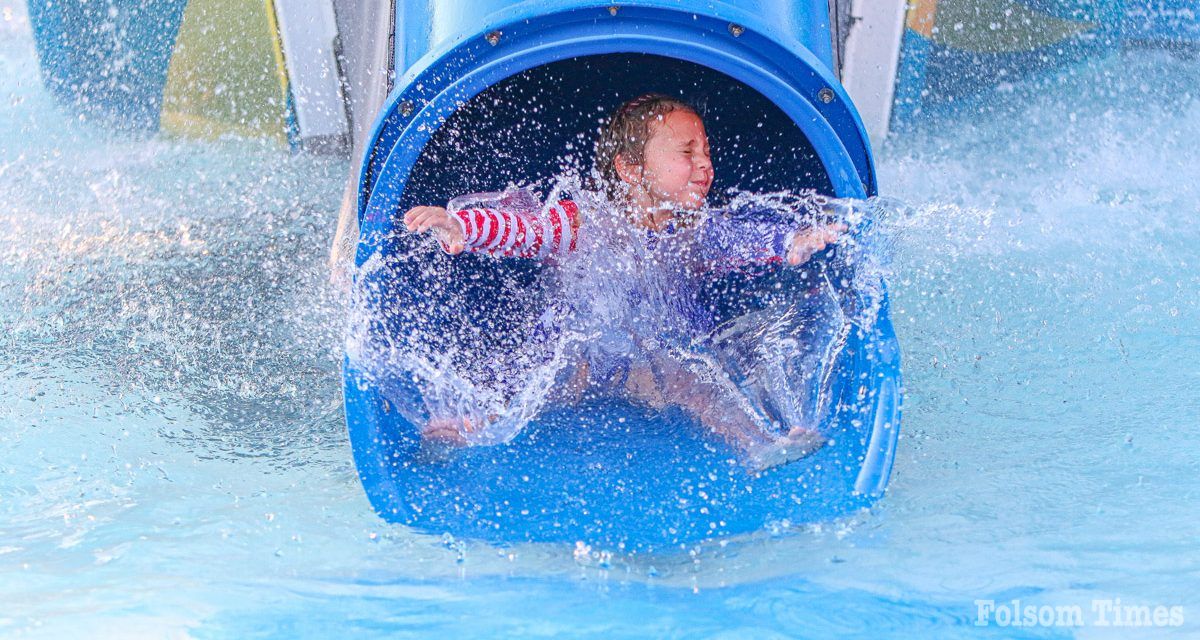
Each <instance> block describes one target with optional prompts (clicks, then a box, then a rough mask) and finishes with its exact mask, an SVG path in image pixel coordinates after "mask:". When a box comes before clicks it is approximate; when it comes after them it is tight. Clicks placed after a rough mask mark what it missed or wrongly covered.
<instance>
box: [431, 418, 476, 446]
mask: <svg viewBox="0 0 1200 640" xmlns="http://www.w3.org/2000/svg"><path fill="white" fill-rule="evenodd" d="M469 431H471V419H470V418H466V417H461V416H455V417H453V418H430V419H429V422H426V423H425V426H424V427H422V428H421V441H422V442H427V443H429V444H436V445H441V446H446V447H465V446H466V445H467V437H466V435H464V434H466V433H467V432H469Z"/></svg>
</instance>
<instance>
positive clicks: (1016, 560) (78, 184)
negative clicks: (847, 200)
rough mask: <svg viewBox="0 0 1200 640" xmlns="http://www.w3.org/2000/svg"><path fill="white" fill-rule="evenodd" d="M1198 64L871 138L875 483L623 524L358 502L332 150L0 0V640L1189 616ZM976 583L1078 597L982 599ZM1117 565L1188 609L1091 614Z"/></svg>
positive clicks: (1025, 93) (1078, 629)
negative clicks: (257, 130) (541, 539)
mask: <svg viewBox="0 0 1200 640" xmlns="http://www.w3.org/2000/svg"><path fill="white" fill-rule="evenodd" d="M1151 79H1153V80H1151ZM1197 87H1200V63H1198V62H1197V61H1195V60H1186V59H1180V58H1175V57H1172V56H1171V55H1169V54H1167V53H1162V52H1156V53H1150V54H1134V53H1126V54H1123V55H1120V56H1116V57H1113V58H1109V59H1106V60H1103V61H1098V62H1096V63H1093V64H1092V65H1090V66H1087V67H1081V68H1077V69H1075V70H1072V71H1070V72H1064V73H1063V74H1061V75H1060V76H1056V77H1052V78H1049V79H1047V81H1046V82H1044V83H1042V84H1038V85H1030V86H1016V87H1011V88H1010V89H1009V90H1007V91H1006V92H1002V93H1000V94H998V95H997V96H996V97H994V98H991V99H989V100H988V101H987V102H984V103H981V104H979V105H975V106H974V107H972V108H970V109H966V110H964V112H963V114H962V115H960V116H956V117H955V116H952V117H951V118H950V119H949V120H944V121H942V122H939V123H937V124H936V125H929V126H927V127H925V128H924V129H921V130H918V131H915V132H913V133H909V134H906V135H905V136H903V137H901V138H898V139H895V140H893V141H891V142H890V143H889V144H888V145H886V146H885V147H884V148H882V149H880V150H879V171H880V184H881V185H882V191H883V192H884V194H885V195H886V196H887V197H888V198H889V201H888V202H886V203H882V204H881V205H880V208H881V209H882V210H884V211H885V214H886V215H885V218H884V221H883V224H884V225H886V228H887V230H888V232H889V233H890V234H891V235H890V237H891V238H893V239H894V247H893V252H894V260H893V265H892V268H893V273H892V275H891V283H890V284H891V291H892V295H893V300H892V305H893V313H894V320H895V323H896V327H897V331H898V333H899V335H900V340H901V345H902V348H903V352H904V358H905V360H904V362H905V376H906V394H907V396H906V403H905V416H904V426H903V427H904V431H903V433H902V436H901V438H902V439H901V442H900V449H899V454H898V456H897V459H896V467H895V470H894V474H893V480H892V484H891V488H890V490H889V493H888V495H887V496H886V497H885V498H884V499H883V500H882V501H881V502H880V503H879V505H878V506H877V507H876V508H875V509H873V510H872V511H871V512H870V513H863V514H860V515H858V516H856V517H854V518H850V519H847V520H844V521H838V522H833V523H828V524H825V525H820V526H812V527H804V528H799V529H786V530H785V529H779V530H772V531H764V532H762V533H761V534H759V535H754V536H748V537H743V538H737V539H734V540H730V541H727V542H725V543H714V544H705V545H698V546H696V547H694V548H691V549H687V550H682V551H679V552H677V553H664V554H656V555H637V556H632V557H630V556H625V555H622V554H620V553H614V550H612V549H603V548H592V547H588V546H587V545H586V544H582V545H512V546H507V547H495V546H488V545H484V544H481V543H477V542H472V541H463V540H456V539H454V538H452V537H448V536H447V537H444V536H440V535H426V534H420V533H416V532H413V531H411V530H408V529H405V528H403V527H398V526H391V525H387V524H385V523H383V522H382V521H381V520H380V519H378V518H377V517H376V516H375V515H374V514H373V513H372V511H371V509H370V506H369V505H368V503H367V500H366V498H365V496H364V495H363V492H362V489H361V487H360V486H359V483H358V480H357V477H356V475H355V471H354V468H353V464H352V461H351V452H350V447H349V443H348V441H347V437H346V433H345V424H344V419H343V416H342V413H341V399H340V389H339V387H340V383H341V381H340V375H339V371H338V363H339V361H340V357H341V350H342V340H343V334H342V329H343V322H344V308H343V306H342V304H343V303H342V299H341V296H340V295H339V293H338V292H337V290H336V288H335V287H333V286H332V285H330V284H329V282H328V269H327V265H326V255H327V247H328V244H329V240H330V238H331V235H332V232H333V226H334V222H335V217H336V210H337V206H338V204H339V199H340V195H341V186H342V180H343V179H344V176H345V175H346V166H345V164H344V161H343V160H336V159H327V158H319V157H309V156H303V155H297V156H293V155H290V154H288V153H286V152H283V151H280V150H278V149H276V148H274V147H271V146H268V145H263V144H259V143H257V142H253V141H246V140H237V139H231V140H221V141H216V142H208V143H200V142H188V141H176V140H168V139H161V138H150V139H146V138H139V137H134V136H122V135H114V134H105V133H101V132H100V130H99V128H96V127H94V126H92V125H91V124H89V123H86V122H80V121H78V120H76V119H73V118H71V117H69V116H67V115H65V111H63V110H59V109H58V108H57V107H56V106H55V104H54V102H53V101H52V99H51V98H50V97H49V96H48V95H47V94H46V92H45V91H44V90H43V89H42V88H41V83H40V79H39V77H38V75H37V69H36V55H35V53H34V48H33V43H32V39H31V36H30V34H29V27H28V22H27V20H26V19H25V17H24V7H23V5H21V4H19V3H17V4H14V2H13V0H0V257H2V258H3V262H2V264H3V267H2V268H0V326H2V327H3V332H2V333H0V576H2V577H0V603H3V604H2V605H0V636H2V637H9V636H11V637H26V636H31V637H62V636H76V635H79V634H80V633H81V632H82V633H86V634H87V635H89V636H92V637H119V638H126V637H200V638H207V637H315V638H321V637H329V636H332V635H335V634H347V633H351V634H354V635H355V636H356V637H372V636H380V637H393V636H415V637H426V636H431V635H434V634H441V635H445V636H447V637H459V636H484V637H494V636H521V637H530V636H559V635H567V636H579V637H604V638H611V637H645V636H667V637H685V636H686V637H695V636H701V637H729V638H734V637H747V636H751V635H752V636H753V637H792V636H804V637H831V636H839V635H872V636H876V635H877V636H886V637H905V636H908V637H921V638H926V637H961V636H963V635H966V634H976V633H978V634H983V635H989V634H990V635H996V636H1003V637H1011V636H1025V637H1070V636H1076V635H1078V636H1084V637H1131V636H1135V637H1136V636H1139V635H1142V636H1147V637H1149V636H1160V635H1170V634H1174V635H1177V636H1180V637H1188V636H1193V635H1195V634H1197V633H1200V595H1197V594H1200V552H1198V549H1200V517H1198V516H1200V473H1198V472H1200V428H1198V424H1200V395H1198V394H1197V393H1196V392H1195V388H1196V385H1197V384H1200V366H1198V365H1197V356H1198V355H1200V302H1198V301H1200V215H1198V214H1200V211H1198V207H1197V204H1196V203H1197V202H1200V147H1198V146H1197V145H1196V144H1195V140H1197V139H1200V95H1198V93H1200V90H1198V89H1197ZM718 161H719V159H718ZM989 599H990V600H994V601H996V602H997V603H998V604H999V605H1004V604H1005V603H1011V601H1012V600H1014V599H1016V600H1019V601H1020V603H1019V606H1022V607H1024V606H1028V605H1032V606H1036V607H1042V606H1050V607H1070V606H1078V607H1080V608H1081V609H1082V611H1083V613H1084V615H1083V622H1084V623H1085V624H1083V625H1082V626H1069V625H1067V626H1063V625H1059V626H1053V625H1051V626H1022V627H1013V626H1001V622H1002V620H1001V618H1000V617H999V616H992V617H990V618H987V619H986V620H984V621H985V622H987V623H988V624H986V625H984V626H977V624H976V623H977V622H979V621H980V617H979V605H978V604H977V602H976V601H977V600H989ZM1116 599H1120V601H1121V602H1122V603H1124V604H1125V605H1138V606H1141V605H1145V606H1148V607H1151V608H1153V607H1156V606H1162V607H1167V608H1170V607H1178V608H1179V612H1180V614H1181V617H1182V620H1181V621H1180V622H1181V623H1180V624H1178V625H1174V626H1170V625H1169V626H1164V627H1153V628H1129V627H1113V626H1108V627H1104V626H1099V624H1098V617H1097V614H1096V613H1095V611H1094V609H1093V607H1097V606H1099V607H1103V606H1104V605H1103V604H1102V603H1103V602H1105V601H1109V600H1112V601H1115V600H1116ZM1098 602H1099V603H1101V604H1099V605H1097V604H1096V603H1098ZM1108 619H1109V621H1111V620H1112V616H1111V615H1110V616H1109V618H1108Z"/></svg>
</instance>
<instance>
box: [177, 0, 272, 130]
mask: <svg viewBox="0 0 1200 640" xmlns="http://www.w3.org/2000/svg"><path fill="white" fill-rule="evenodd" d="M278 34H279V29H278V28H277V25H276V23H275V8H274V6H273V4H272V1H271V0H250V1H247V0H190V1H189V2H188V4H187V8H186V9H185V11H184V14H183V22H182V24H181V25H180V28H179V36H178V38H177V40H176V44H175V52H174V54H173V56H172V57H171V64H170V67H169V69H168V71H167V83H166V87H165V88H164V90H163V103H162V112H161V116H160V122H159V124H160V127H161V130H162V131H163V132H165V133H167V134H173V135H179V136H186V137H189V138H203V139H212V138H219V137H222V136H226V135H235V136H240V137H252V138H263V139H272V140H276V141H278V142H279V143H281V144H287V143H288V129H289V126H290V124H291V123H290V121H289V118H290V108H289V104H288V100H289V95H290V92H289V88H288V76H287V70H286V68H285V66H284V59H283V51H282V48H281V46H280V41H279V36H278Z"/></svg>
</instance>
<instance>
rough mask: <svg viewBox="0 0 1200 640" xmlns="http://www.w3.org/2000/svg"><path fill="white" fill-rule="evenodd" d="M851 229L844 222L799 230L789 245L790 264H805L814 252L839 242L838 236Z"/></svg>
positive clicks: (788, 258) (788, 256)
mask: <svg viewBox="0 0 1200 640" xmlns="http://www.w3.org/2000/svg"><path fill="white" fill-rule="evenodd" d="M847 229H849V227H847V226H846V225H844V224H842V223H840V222H839V223H836V224H827V225H821V226H816V227H812V228H809V229H804V230H801V231H797V232H796V235H795V236H793V237H792V246H791V247H788V252H787V261H788V264H790V265H798V264H804V263H805V262H808V259H809V258H811V257H813V254H815V253H817V252H818V251H820V250H822V249H824V248H825V247H827V246H829V245H831V244H833V243H835V242H837V240H838V237H839V236H841V235H842V234H843V233H845V232H846V230H847Z"/></svg>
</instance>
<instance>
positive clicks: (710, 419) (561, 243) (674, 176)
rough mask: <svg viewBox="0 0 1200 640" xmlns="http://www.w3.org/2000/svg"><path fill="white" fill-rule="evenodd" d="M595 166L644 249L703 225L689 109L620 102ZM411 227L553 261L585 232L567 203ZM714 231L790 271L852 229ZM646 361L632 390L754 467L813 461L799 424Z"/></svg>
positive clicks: (741, 251)
mask: <svg viewBox="0 0 1200 640" xmlns="http://www.w3.org/2000/svg"><path fill="white" fill-rule="evenodd" d="M596 168H597V170H598V173H599V175H600V177H601V180H602V182H603V187H604V190H605V191H606V193H607V195H608V198H609V200H610V202H612V203H614V204H615V206H616V207H618V208H619V209H620V212H619V213H620V214H621V215H620V216H618V219H622V218H623V219H624V220H626V221H627V222H628V223H629V224H630V225H632V227H633V228H634V229H639V230H641V233H642V234H643V236H644V239H645V241H646V242H647V243H655V242H658V241H659V240H662V239H669V237H670V236H671V235H673V234H674V233H675V232H676V230H677V229H678V228H684V227H688V226H693V225H705V224H706V223H705V222H704V218H703V216H701V215H699V213H700V212H701V211H702V210H703V208H704V206H705V202H706V198H707V196H708V192H709V189H710V187H711V186H712V182H713V165H712V161H711V159H710V157H709V146H708V137H707V135H706V133H705V129H704V123H703V121H702V120H701V118H700V116H699V114H698V113H697V112H696V110H695V109H693V108H692V107H690V106H689V105H687V104H685V103H683V102H681V101H679V100H676V99H674V98H670V97H668V96H664V95H659V94H648V95H644V96H641V97H638V98H635V99H633V100H631V101H629V102H627V103H625V104H623V105H622V106H621V107H620V108H619V109H617V111H616V112H615V113H614V114H613V116H612V118H611V119H610V121H609V123H608V126H607V127H606V129H605V130H604V132H603V133H602V135H601V138H600V140H599V143H598V144H597V153H596ZM404 224H405V226H406V227H407V228H408V230H409V231H412V232H416V233H422V232H426V231H431V232H434V233H435V234H436V235H437V237H438V240H439V242H440V244H441V246H442V248H443V250H445V251H446V252H447V253H450V254H452V255H456V254H459V253H462V252H463V251H467V250H470V251H478V252H486V253H490V254H492V255H496V256H502V257H526V258H540V259H546V258H552V257H554V256H556V255H560V254H564V253H567V252H571V251H573V250H575V248H576V243H577V238H578V237H579V236H580V235H583V234H587V233H588V227H587V223H585V220H584V219H583V216H581V214H580V210H579V207H578V206H576V204H575V203H574V202H572V201H570V200H561V201H559V202H558V203H557V205H556V206H550V207H548V208H547V209H545V210H543V211H540V212H529V211H513V210H501V209H493V208H470V209H466V210H461V211H452V210H450V211H448V210H447V209H445V208H443V207H432V206H421V207H414V208H412V209H410V210H409V211H408V212H406V213H405V215H404ZM592 224H595V222H593V223H592ZM709 226H710V227H711V228H710V229H705V230H706V231H710V232H712V233H710V235H713V239H712V241H711V242H710V244H719V245H724V246H725V247H726V252H725V254H726V255H732V256H733V257H734V258H736V259H746V258H747V257H749V258H752V259H755V260H762V261H781V260H786V261H787V263H789V264H791V265H798V264H801V263H804V262H805V261H807V260H808V259H809V258H810V257H811V256H812V255H813V254H815V253H816V252H818V251H820V250H822V249H824V248H825V247H826V246H827V245H828V244H830V243H833V242H835V241H836V239H837V237H838V236H839V234H840V233H841V232H843V231H845V227H844V226H843V225H826V226H815V227H809V228H804V229H780V230H778V231H776V230H771V229H768V230H766V231H765V232H764V231H763V230H762V229H761V228H760V229H754V230H751V231H752V232H751V233H736V232H735V233H733V234H732V235H730V234H728V233H722V227H721V226H720V225H718V224H711V225H709ZM714 234H715V235H714ZM597 277H600V276H597ZM642 362H643V363H648V364H642V365H639V366H635V367H632V368H627V369H626V371H625V376H624V380H623V385H622V386H623V387H624V389H625V391H627V392H628V393H629V394H631V395H633V396H634V397H635V398H638V399H640V400H642V401H644V402H647V403H649V404H651V405H652V406H654V407H659V408H661V407H664V406H666V405H677V406H680V407H682V408H683V409H685V410H687V411H688V412H689V413H691V414H692V415H693V416H694V417H695V418H697V419H698V420H699V421H700V422H701V423H702V424H703V425H704V426H705V427H706V428H708V429H710V430H712V431H713V432H714V433H717V434H718V435H720V436H722V437H724V438H725V439H726V440H727V441H729V442H730V443H731V444H732V445H734V446H735V447H737V448H738V449H740V450H741V451H743V452H744V453H745V454H746V462H747V465H748V466H749V467H750V468H752V469H755V470H759V469H764V468H767V467H770V466H774V465H777V464H781V463H783V462H787V461H789V460H794V459H797V458H799V457H803V456H806V455H808V454H809V453H812V452H813V451H815V450H816V449H818V448H820V447H821V446H822V445H823V444H824V439H823V438H821V437H820V436H819V435H818V434H817V433H816V432H814V431H810V430H808V429H805V428H804V427H802V426H800V425H785V429H784V432H783V433H779V432H777V431H776V430H775V429H773V428H771V426H770V425H765V424H762V422H763V421H762V420H761V419H756V418H755V416H753V415H751V414H752V413H753V410H751V409H748V408H746V407H745V406H744V405H745V402H744V399H742V398H735V397H731V395H730V393H729V390H728V389H727V388H726V387H727V386H728V385H725V386H722V384H721V381H720V380H719V378H720V374H719V372H718V375H717V376H697V375H696V374H695V372H694V371H693V370H692V369H691V368H689V367H687V366H684V364H683V363H681V362H679V361H678V360H676V359H673V358H670V357H655V358H652V359H651V360H645V359H643V360H642ZM726 377H728V376H726ZM589 379H590V376H589V371H588V364H587V363H586V362H585V363H584V364H583V365H581V367H580V369H579V372H578V373H577V375H576V376H575V379H574V380H573V382H572V385H573V386H576V387H579V386H584V385H586V384H587V383H588V381H589ZM739 400H743V401H741V402H739ZM478 426H479V425H472V424H470V422H469V421H468V420H466V419H462V418H459V419H450V420H445V419H434V420H431V421H430V422H429V424H427V425H425V428H424V431H423V436H424V437H425V438H427V439H430V440H439V441H443V442H449V443H455V444H465V442H466V441H465V439H464V438H463V436H462V433H463V431H464V430H466V431H469V430H471V429H473V428H478Z"/></svg>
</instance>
